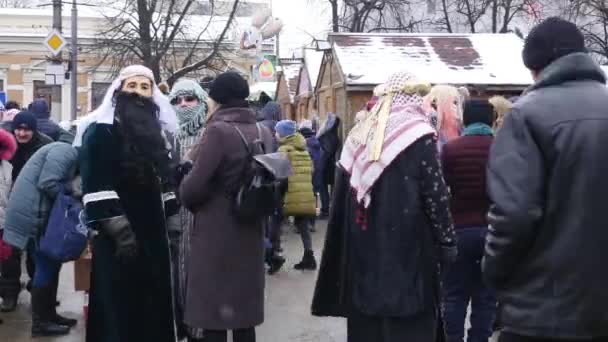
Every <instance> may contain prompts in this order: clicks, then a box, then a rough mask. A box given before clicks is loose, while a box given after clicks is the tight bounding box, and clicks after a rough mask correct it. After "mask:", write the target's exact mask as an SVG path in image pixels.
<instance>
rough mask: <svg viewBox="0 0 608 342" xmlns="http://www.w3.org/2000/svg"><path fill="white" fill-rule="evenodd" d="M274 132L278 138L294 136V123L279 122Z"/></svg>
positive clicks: (289, 121)
mask: <svg viewBox="0 0 608 342" xmlns="http://www.w3.org/2000/svg"><path fill="white" fill-rule="evenodd" d="M275 130H276V131H277V134H278V135H279V137H280V138H285V137H288V136H290V135H294V134H296V122H295V121H291V120H281V121H279V122H278V123H277V125H276V126H275Z"/></svg>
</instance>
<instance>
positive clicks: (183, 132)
mask: <svg viewBox="0 0 608 342" xmlns="http://www.w3.org/2000/svg"><path fill="white" fill-rule="evenodd" d="M175 112H176V114H177V118H178V119H179V131H178V133H177V138H178V139H183V138H185V137H192V136H198V134H199V132H200V130H201V129H202V128H203V125H204V124H205V118H206V116H207V104H206V103H205V102H201V103H200V104H199V105H198V106H195V107H190V108H176V109H175Z"/></svg>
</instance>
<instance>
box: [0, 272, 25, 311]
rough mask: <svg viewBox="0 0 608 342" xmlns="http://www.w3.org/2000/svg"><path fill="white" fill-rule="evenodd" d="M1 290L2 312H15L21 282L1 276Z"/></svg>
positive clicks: (0, 306)
mask: <svg viewBox="0 0 608 342" xmlns="http://www.w3.org/2000/svg"><path fill="white" fill-rule="evenodd" d="M0 292H1V293H2V304H1V305H0V311H1V312H13V311H15V310H16V309H17V302H18V298H19V292H21V283H20V282H19V280H16V279H6V278H0Z"/></svg>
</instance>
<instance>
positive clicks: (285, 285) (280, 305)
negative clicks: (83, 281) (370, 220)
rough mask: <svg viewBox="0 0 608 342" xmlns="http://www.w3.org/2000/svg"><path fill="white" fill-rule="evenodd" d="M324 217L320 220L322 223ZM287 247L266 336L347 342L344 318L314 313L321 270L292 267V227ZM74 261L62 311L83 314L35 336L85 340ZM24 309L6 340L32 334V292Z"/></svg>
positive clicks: (269, 302) (269, 291) (297, 246)
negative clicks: (56, 331)
mask: <svg viewBox="0 0 608 342" xmlns="http://www.w3.org/2000/svg"><path fill="white" fill-rule="evenodd" d="M322 222H324V221H321V222H319V223H322ZM319 223H318V227H317V228H318V231H317V232H316V233H313V238H314V241H313V243H314V247H315V249H316V250H317V252H316V253H317V257H318V256H319V254H320V249H321V248H322V246H323V238H324V235H325V226H324V225H322V224H319ZM284 240H285V242H284V248H285V252H286V255H287V257H288V261H287V263H286V266H287V267H286V268H285V269H284V270H282V271H281V272H279V273H278V274H276V275H274V276H272V277H268V278H267V284H266V323H265V324H263V325H262V326H261V327H259V328H258V341H261V342H345V341H346V327H345V322H344V320H342V319H331V318H316V317H313V316H311V315H310V302H311V298H312V291H313V286H314V282H315V280H316V273H314V272H300V271H296V270H293V269H292V266H293V264H294V263H296V262H298V261H299V258H300V257H301V253H302V244H301V241H300V238H299V235H297V234H296V233H295V232H294V230H293V229H292V228H288V227H285V228H284ZM73 277H74V274H73V265H72V264H71V263H70V264H67V265H65V266H64V267H63V270H62V273H61V285H60V289H59V295H58V297H59V300H60V301H61V307H60V308H59V312H61V313H63V314H65V315H66V316H69V317H72V318H78V320H79V323H78V326H77V327H76V328H75V329H74V330H73V331H72V333H71V334H70V335H67V336H64V337H58V338H47V339H43V338H40V339H35V341H37V342H82V341H84V322H83V314H82V306H83V302H84V294H83V293H81V292H74V285H73V284H74V281H73ZM19 300H20V306H19V311H18V312H16V313H11V314H0V317H1V318H2V319H4V324H3V325H0V341H2V342H4V341H7V342H25V341H32V340H33V339H32V338H31V337H30V327H31V315H30V305H29V294H28V293H27V292H25V291H24V292H22V293H21V297H20V298H19Z"/></svg>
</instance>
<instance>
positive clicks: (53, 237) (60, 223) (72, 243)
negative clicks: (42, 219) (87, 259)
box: [40, 188, 88, 262]
mask: <svg viewBox="0 0 608 342" xmlns="http://www.w3.org/2000/svg"><path fill="white" fill-rule="evenodd" d="M82 213H83V207H82V204H81V203H80V201H78V200H77V199H75V198H74V197H72V196H70V195H68V194H66V193H65V190H64V189H63V188H62V189H61V191H59V194H58V195H57V198H56V199H55V203H54V204H53V208H52V209H51V214H50V216H49V221H48V224H47V226H46V231H45V232H44V236H43V237H42V238H41V239H40V252H41V253H42V254H44V255H45V256H46V257H48V258H50V259H53V260H56V261H60V262H67V261H72V260H76V259H78V258H80V256H81V255H82V252H84V250H85V248H86V246H87V240H88V229H87V227H86V225H84V223H83V220H82V217H81V214H82Z"/></svg>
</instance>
